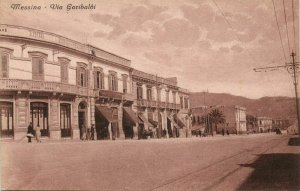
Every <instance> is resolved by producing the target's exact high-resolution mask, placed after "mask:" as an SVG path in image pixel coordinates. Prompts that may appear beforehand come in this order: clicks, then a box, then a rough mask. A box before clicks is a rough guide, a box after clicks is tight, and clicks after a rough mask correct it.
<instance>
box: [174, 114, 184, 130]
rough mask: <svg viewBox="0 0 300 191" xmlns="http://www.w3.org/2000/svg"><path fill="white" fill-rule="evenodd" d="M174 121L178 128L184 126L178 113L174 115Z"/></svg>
mask: <svg viewBox="0 0 300 191" xmlns="http://www.w3.org/2000/svg"><path fill="white" fill-rule="evenodd" d="M174 119H175V122H176V123H177V124H178V126H179V127H180V128H183V127H185V124H184V122H183V121H182V120H181V119H180V118H179V117H178V115H174Z"/></svg>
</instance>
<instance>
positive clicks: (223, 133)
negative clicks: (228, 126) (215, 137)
mask: <svg viewBox="0 0 300 191" xmlns="http://www.w3.org/2000/svg"><path fill="white" fill-rule="evenodd" d="M222 135H223V136H224V135H225V131H224V129H223V128H222Z"/></svg>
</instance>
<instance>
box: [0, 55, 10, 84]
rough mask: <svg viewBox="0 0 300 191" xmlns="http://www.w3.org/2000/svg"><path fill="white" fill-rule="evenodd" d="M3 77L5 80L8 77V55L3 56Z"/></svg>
mask: <svg viewBox="0 0 300 191" xmlns="http://www.w3.org/2000/svg"><path fill="white" fill-rule="evenodd" d="M1 65H2V66H1V69H0V70H1V76H0V77H3V78H7V77H8V57H7V55H2V56H1Z"/></svg>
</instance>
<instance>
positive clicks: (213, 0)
mask: <svg viewBox="0 0 300 191" xmlns="http://www.w3.org/2000/svg"><path fill="white" fill-rule="evenodd" d="M211 1H212V2H213V3H214V4H215V6H216V7H217V9H218V10H219V11H220V12H221V14H222V16H223V17H224V19H225V21H226V23H227V24H228V26H229V27H230V28H231V30H232V31H233V32H234V31H235V30H234V28H233V27H232V25H231V23H230V22H229V20H228V19H227V17H226V16H225V14H224V12H223V10H222V9H221V8H220V7H219V6H218V4H217V3H216V1H215V0H211ZM234 34H235V36H236V38H237V39H238V40H239V41H240V42H241V43H242V41H241V39H240V38H239V36H238V35H237V34H236V33H234ZM280 37H281V36H280ZM281 42H282V41H281ZM243 47H244V48H245V50H246V52H247V53H248V54H249V56H250V57H252V58H254V56H252V54H251V53H250V52H249V50H248V49H247V48H246V47H245V46H243ZM283 53H284V52H283ZM284 58H285V60H286V57H285V54H284ZM253 61H254V60H253ZM254 63H258V62H254ZM271 63H272V62H271ZM271 63H269V64H271ZM254 65H256V66H257V64H254ZM267 80H268V81H269V82H271V81H270V78H269V76H268V75H267ZM270 84H271V86H272V88H273V95H275V91H274V90H275V87H274V85H273V84H272V83H270Z"/></svg>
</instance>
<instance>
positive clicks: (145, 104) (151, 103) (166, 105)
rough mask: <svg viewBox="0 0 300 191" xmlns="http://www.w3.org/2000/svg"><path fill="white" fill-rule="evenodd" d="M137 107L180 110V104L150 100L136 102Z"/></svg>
mask: <svg viewBox="0 0 300 191" xmlns="http://www.w3.org/2000/svg"><path fill="white" fill-rule="evenodd" d="M136 101H137V105H138V106H141V107H160V108H167V109H180V104H175V103H167V102H157V101H152V100H145V99H141V100H136Z"/></svg>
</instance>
